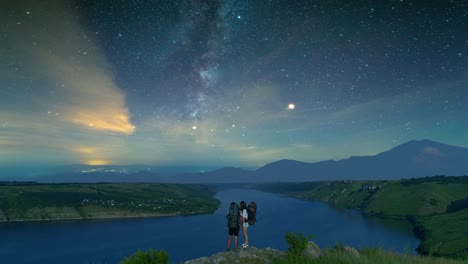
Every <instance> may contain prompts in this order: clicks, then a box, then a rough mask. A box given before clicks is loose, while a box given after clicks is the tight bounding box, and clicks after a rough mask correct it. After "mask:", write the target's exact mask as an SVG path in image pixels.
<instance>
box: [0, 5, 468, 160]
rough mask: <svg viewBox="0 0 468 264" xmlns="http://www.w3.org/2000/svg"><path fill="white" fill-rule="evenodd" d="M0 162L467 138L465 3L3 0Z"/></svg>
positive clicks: (294, 154) (369, 150)
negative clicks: (41, 0) (42, 0)
mask: <svg viewBox="0 0 468 264" xmlns="http://www.w3.org/2000/svg"><path fill="white" fill-rule="evenodd" d="M0 10H1V11H0V22H1V23H0V32H1V33H0V59H1V61H2V63H1V65H0V78H1V90H0V158H1V161H0V165H1V166H5V165H11V164H18V163H22V162H29V163H39V164H52V165H56V164H70V163H84V164H134V163H140V164H142V163H144V164H153V165H167V164H204V165H215V166H227V165H230V166H246V167H247V166H260V165H263V164H265V163H268V162H272V161H275V160H278V159H283V158H288V159H297V160H301V161H309V162H312V161H319V160H325V159H342V158H347V157H349V156H351V155H373V154H376V153H379V152H381V151H384V150H387V149H388V148H391V147H394V146H396V145H398V144H401V143H403V142H405V141H408V140H412V139H431V140H436V141H440V142H443V143H448V144H454V145H460V146H466V147H468V122H467V121H468V119H467V117H468V114H467V113H468V106H467V104H466V102H467V101H468V70H467V66H468V60H467V55H468V53H467V52H468V34H467V32H468V3H467V2H466V1H447V0H444V1H409V0H397V1H390V0H389V1H233V0H228V1H215V0H213V1H137V0H135V1H110V0H109V1H108V0H104V1H75V2H72V1H66V2H64V1H58V0H57V1H44V2H41V3H40V4H38V3H37V1H32V0H31V1H13V0H7V1H2V3H1V4H0Z"/></svg>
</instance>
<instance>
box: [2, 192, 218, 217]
mask: <svg viewBox="0 0 468 264" xmlns="http://www.w3.org/2000/svg"><path fill="white" fill-rule="evenodd" d="M214 194H215V192H214V191H213V190H212V189H210V188H209V187H207V186H202V185H181V184H159V183H151V184H150V183H118V184H113V183H112V184H13V183H9V184H2V185H0V220H2V219H3V221H27V220H54V219H91V218H117V217H143V216H159V215H168V214H194V213H209V212H213V211H214V210H215V209H216V208H218V207H219V204H220V202H219V201H218V200H216V199H214V198H213V195H214Z"/></svg>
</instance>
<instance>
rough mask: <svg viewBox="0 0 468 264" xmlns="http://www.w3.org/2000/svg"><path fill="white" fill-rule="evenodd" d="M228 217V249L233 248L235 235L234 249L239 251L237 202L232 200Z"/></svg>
mask: <svg viewBox="0 0 468 264" xmlns="http://www.w3.org/2000/svg"><path fill="white" fill-rule="evenodd" d="M226 218H227V220H228V228H229V236H228V241H227V247H226V251H229V250H231V240H232V236H234V251H236V252H237V243H238V237H239V224H240V218H239V207H238V206H237V204H236V203H235V202H232V203H231V205H230V206H229V209H228V212H227V215H226Z"/></svg>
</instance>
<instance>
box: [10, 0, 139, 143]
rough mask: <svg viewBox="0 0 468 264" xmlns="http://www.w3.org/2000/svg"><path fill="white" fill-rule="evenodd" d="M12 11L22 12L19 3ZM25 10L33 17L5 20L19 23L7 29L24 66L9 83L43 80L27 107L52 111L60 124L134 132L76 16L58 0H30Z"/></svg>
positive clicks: (106, 66) (104, 66) (98, 53)
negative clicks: (39, 0) (40, 0)
mask: <svg viewBox="0 0 468 264" xmlns="http://www.w3.org/2000/svg"><path fill="white" fill-rule="evenodd" d="M9 9H10V10H12V9H18V10H17V11H18V13H21V11H23V10H20V9H21V5H12V6H11V7H9ZM25 9H26V7H25ZM27 10H29V11H28V12H30V14H31V15H30V16H28V17H27V20H26V21H24V22H23V23H19V22H17V23H12V21H11V20H12V19H14V16H11V17H9V16H8V15H7V16H6V17H5V18H4V19H5V20H6V21H7V22H10V24H14V25H16V28H15V27H9V28H8V30H7V31H8V32H7V34H8V35H9V40H10V42H9V43H8V44H7V45H8V46H9V48H11V53H12V54H13V55H15V56H16V57H17V58H18V60H19V61H20V62H22V61H24V62H25V63H22V64H23V65H25V66H24V67H22V68H20V69H19V71H17V72H16V74H15V76H16V78H15V79H12V80H10V81H12V82H15V84H16V85H18V84H19V85H21V86H23V87H25V86H28V87H29V86H31V84H28V83H27V82H25V81H24V80H27V79H29V78H32V77H42V78H41V79H42V80H44V81H43V82H41V83H34V84H32V85H33V87H32V89H33V91H31V93H30V95H29V96H30V98H26V99H29V100H30V101H29V102H28V103H27V105H25V107H27V108H28V109H31V110H33V109H34V110H33V111H43V112H48V113H54V114H55V116H56V117H57V118H58V119H60V120H61V121H63V122H67V123H71V124H73V125H78V126H82V127H88V128H91V129H93V130H97V131H109V132H113V133H119V134H127V135H128V134H132V133H133V131H134V126H133V125H132V124H131V122H130V116H129V112H128V110H127V108H126V106H125V97H124V94H123V92H122V90H120V89H119V87H118V86H117V85H116V84H115V82H114V78H113V75H112V73H111V70H110V68H109V64H108V63H107V61H106V59H105V58H104V57H103V56H102V52H101V51H100V50H99V48H98V45H97V44H96V43H95V40H94V39H93V37H92V34H88V33H87V32H86V31H85V30H84V29H83V27H81V26H80V24H79V23H78V20H77V17H76V16H75V15H74V14H73V13H72V12H71V11H70V10H68V8H66V7H65V5H63V4H61V3H60V1H54V2H53V4H49V5H42V4H39V3H37V2H36V1H31V2H30V3H29V5H28V6H27ZM12 13H15V12H12ZM9 20H10V21H9ZM44 28H49V29H50V30H47V31H44V30H43V29H44ZM63 43H66V45H64V44H63ZM26 62H27V63H26ZM31 62H32V63H31ZM13 78H14V77H13ZM7 96H8V94H7ZM10 96H11V95H10ZM25 101H26V100H25ZM29 114H31V113H29ZM89 124H93V125H92V126H89Z"/></svg>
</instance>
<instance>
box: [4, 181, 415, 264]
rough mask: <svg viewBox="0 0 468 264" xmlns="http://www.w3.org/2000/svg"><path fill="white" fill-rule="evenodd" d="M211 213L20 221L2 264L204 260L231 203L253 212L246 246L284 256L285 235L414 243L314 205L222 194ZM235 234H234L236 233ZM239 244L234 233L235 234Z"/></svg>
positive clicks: (10, 229)
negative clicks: (253, 206) (143, 255)
mask: <svg viewBox="0 0 468 264" xmlns="http://www.w3.org/2000/svg"><path fill="white" fill-rule="evenodd" d="M216 198H217V199H219V200H220V201H221V202H222V205H221V207H220V208H219V209H218V210H217V211H215V213H214V214H209V215H195V216H175V217H161V218H139V219H119V220H99V221H98V220H92V221H60V222H55V221H54V222H22V223H2V224H0V261H1V262H2V263H80V264H81V263H118V262H119V261H120V260H122V259H124V257H125V256H128V255H131V254H133V253H134V252H136V251H137V250H139V249H140V250H143V251H146V250H148V249H150V248H152V249H162V250H165V251H167V252H168V253H169V260H170V263H183V262H184V261H185V260H188V259H193V258H198V257H202V256H209V255H212V254H215V253H217V252H220V251H223V250H224V249H225V247H226V240H227V227H226V224H227V222H226V218H225V214H226V211H227V209H228V206H229V204H230V203H231V201H236V202H238V203H239V202H240V201H241V200H245V201H246V202H247V203H249V202H250V201H256V202H257V205H258V209H257V210H258V211H257V223H256V224H255V226H253V227H251V228H249V244H250V245H251V246H255V247H257V248H263V247H273V248H276V249H279V250H287V248H288V245H287V243H286V241H285V239H284V236H285V234H286V232H288V231H292V232H300V233H302V234H304V235H314V238H313V239H312V240H314V241H315V242H316V243H317V244H318V245H319V246H320V247H326V246H333V245H335V244H336V243H342V244H344V245H350V246H352V247H355V248H358V249H359V248H362V247H376V246H378V247H382V248H385V249H388V250H393V251H398V252H402V253H410V254H415V248H416V247H417V245H418V242H419V241H418V240H417V238H416V237H415V236H414V235H413V234H412V232H411V227H410V226H409V224H406V223H403V222H399V221H389V220H383V219H378V218H374V217H366V216H364V215H362V214H361V213H360V212H359V211H356V210H337V209H335V208H331V207H329V206H328V205H327V204H324V203H320V202H311V201H303V200H298V199H294V198H290V197H284V196H281V195H277V194H272V193H267V192H262V191H257V190H249V189H225V190H220V191H219V192H218V193H217V194H216ZM241 233H242V232H241ZM239 241H240V242H239V243H242V241H243V237H242V234H239Z"/></svg>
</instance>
